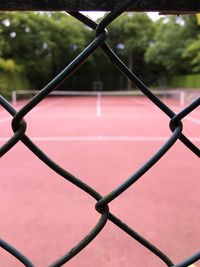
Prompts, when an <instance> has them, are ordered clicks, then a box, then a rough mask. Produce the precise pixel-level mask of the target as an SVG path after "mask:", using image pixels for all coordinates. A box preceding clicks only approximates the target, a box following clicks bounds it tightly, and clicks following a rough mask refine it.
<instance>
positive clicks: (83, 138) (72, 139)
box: [0, 136, 200, 142]
mask: <svg viewBox="0 0 200 267" xmlns="http://www.w3.org/2000/svg"><path fill="white" fill-rule="evenodd" d="M30 139H31V140H32V141H38V142H85V141H87V142H91V141H124V142H164V141H167V140H168V139H169V137H162V136H155V137H154V136H153V137H152V136H33V137H30ZM7 140H8V137H0V141H1V142H5V141H7ZM190 140H191V141H193V142H200V137H191V138H190Z"/></svg>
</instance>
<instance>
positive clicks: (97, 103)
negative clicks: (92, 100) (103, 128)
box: [96, 93, 102, 117]
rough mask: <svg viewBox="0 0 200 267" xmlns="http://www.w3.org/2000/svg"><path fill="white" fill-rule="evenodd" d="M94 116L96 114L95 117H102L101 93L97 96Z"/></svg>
mask: <svg viewBox="0 0 200 267" xmlns="http://www.w3.org/2000/svg"><path fill="white" fill-rule="evenodd" d="M96 114H97V117H101V116H102V109H101V93H99V94H97V102H96Z"/></svg>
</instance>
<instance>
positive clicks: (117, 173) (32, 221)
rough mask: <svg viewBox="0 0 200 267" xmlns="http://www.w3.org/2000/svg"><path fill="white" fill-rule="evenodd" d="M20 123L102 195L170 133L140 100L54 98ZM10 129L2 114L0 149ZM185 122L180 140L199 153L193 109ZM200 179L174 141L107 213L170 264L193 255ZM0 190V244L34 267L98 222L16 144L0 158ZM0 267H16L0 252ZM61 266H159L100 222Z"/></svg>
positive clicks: (80, 198)
mask: <svg viewBox="0 0 200 267" xmlns="http://www.w3.org/2000/svg"><path fill="white" fill-rule="evenodd" d="M167 103H168V104H169V105H171V106H172V108H173V110H174V111H176V112H177V111H178V110H179V109H180V108H179V107H178V104H177V103H175V102H171V103H170V102H169V101H168V102H167ZM19 105H22V103H19ZM26 121H27V125H28V129H27V135H28V136H29V137H31V139H32V140H33V141H34V142H35V143H36V144H37V145H38V146H40V148H41V149H42V150H43V151H45V152H46V153H47V154H48V155H49V156H50V157H51V158H52V159H53V160H55V161H56V162H57V163H58V164H60V165H61V166H62V167H64V168H65V169H66V170H68V171H69V172H71V173H73V174H74V175H76V176H77V177H79V178H80V179H82V180H83V181H85V182H86V183H88V184H89V185H91V186H92V187H94V188H95V189H96V190H97V191H98V192H100V193H101V194H102V195H106V194H108V193H109V192H110V191H112V190H113V189H114V188H116V187H117V186H118V185H119V184H121V183H122V182H123V181H124V180H125V179H126V178H128V177H129V176H130V175H131V174H132V173H133V172H134V171H136V170H137V169H138V168H139V167H140V166H141V165H142V164H144V162H145V161H147V160H148V159H149V158H150V157H151V155H152V154H154V153H155V152H156V151H157V150H158V149H159V148H160V147H161V145H162V144H163V143H164V142H165V141H166V140H167V139H168V137H169V136H170V135H171V132H170V130H169V127H168V125H169V119H168V118H167V117H166V115H164V114H163V113H162V112H160V111H159V109H158V108H156V107H154V106H153V104H151V102H150V101H143V100H142V99H140V98H139V99H136V100H134V99H132V98H112V97H107V98H95V97H84V98H79V97H76V98H69V99H65V98H56V99H55V98H52V99H48V100H44V101H43V102H42V103H41V104H40V105H38V106H37V107H36V108H35V109H34V110H32V111H31V112H30V113H29V114H28V115H27V117H26ZM10 122H11V117H10V116H9V114H8V113H7V112H6V111H4V110H1V111H0V129H1V131H0V132H1V134H0V144H1V145H2V144H3V143H4V142H5V141H6V140H7V138H8V137H9V136H11V135H12V131H11V126H10ZM183 122H184V133H185V134H186V135H187V136H188V137H190V139H191V140H193V142H194V143H195V144H196V145H198V146H200V135H199V133H200V109H196V110H195V111H194V112H192V113H191V114H190V115H189V116H188V117H187V118H186V119H184V120H183ZM199 173H200V165H199V158H198V157H197V156H195V155H193V153H192V152H191V151H190V150H189V149H188V148H186V147H185V146H184V145H183V144H182V143H180V142H179V141H177V143H176V144H175V145H174V147H173V148H172V149H171V150H170V151H169V152H168V153H167V154H166V155H165V156H164V157H163V158H162V159H161V160H160V161H159V162H158V163H157V164H156V165H155V166H154V167H153V168H152V169H151V170H150V171H149V172H148V173H146V174H145V175H144V176H143V177H142V178H141V179H140V180H139V181H138V182H137V183H136V184H134V185H133V186H132V187H131V188H129V189H128V190H127V191H126V192H125V193H123V194H122V195H121V196H120V197H119V198H117V199H116V200H114V201H113V202H112V203H111V204H110V209H111V211H112V212H113V213H114V214H116V215H117V216H119V218H120V219H122V220H123V221H124V222H125V223H126V224H128V225H130V226H131V227H132V228H133V229H134V230H136V231H138V232H139V233H140V234H142V235H143V236H144V237H145V238H146V239H147V240H149V241H151V242H152V243H153V244H155V245H156V246H157V247H158V248H160V249H161V250H162V251H163V252H165V253H166V254H167V255H168V256H169V257H170V258H171V259H172V260H173V261H174V262H175V263H178V262H180V261H182V260H183V259H185V258H187V257H188V256H190V255H191V254H194V253H195V252H197V251H198V250H199V247H200V235H199V233H200V223H199V222H200V212H199V205H200V194H199V184H200V181H199V178H200V176H199ZM0 188H1V193H0V218H1V220H0V236H1V238H2V239H4V240H6V241H7V242H8V243H10V244H12V245H13V246H14V247H16V248H17V249H18V250H20V251H21V252H22V253H23V254H24V255H26V256H27V257H28V258H29V259H30V260H31V261H32V262H33V263H34V264H35V266H37V267H44V266H48V265H49V264H50V263H52V262H54V261H55V260H57V259H58V258H59V257H60V256H62V255H63V254H64V253H66V252H67V251H68V250H70V249H71V248H72V247H73V246H74V245H75V244H76V243H77V242H79V241H80V240H81V239H82V238H83V237H84V236H85V235H86V234H87V233H88V232H89V231H90V230H91V228H92V227H93V226H94V225H95V224H96V223H97V221H98V219H99V217H100V216H99V214H98V213H97V212H96V211H95V209H94V205H95V201H94V200H93V199H92V198H91V197H90V196H88V195H87V194H86V193H84V192H83V191H81V190H80V189H79V188H77V187H75V186H74V185H72V184H70V183H69V182H67V181H66V180H64V179H63V178H61V177H59V176H58V175H57V174H55V173H54V172H53V171H51V170H50V169H49V168H48V167H46V165H44V163H42V162H41V161H40V160H39V159H37V158H36V157H35V156H34V155H33V154H32V153H31V152H30V151H29V150H28V149H27V148H26V147H25V146H24V145H23V144H21V143H18V144H17V145H16V146H15V147H14V148H13V149H12V150H11V151H9V152H8V153H7V154H6V155H5V156H4V157H3V158H2V159H1V179H0ZM0 266H1V267H13V266H14V267H18V266H22V265H21V264H20V263H18V261H16V260H15V259H13V258H12V256H10V255H8V254H7V253H6V252H3V251H2V250H1V251H0ZM66 266H71V267H86V266H87V267H94V266H95V267H108V266H109V267H111V266H113V267H122V266H123V267H132V266H136V267H138V266H140V267H152V266H153V267H162V266H166V265H165V264H164V263H162V262H161V261H160V259H158V258H157V257H156V256H154V255H153V254H152V253H150V252H149V251H148V250H146V249H145V248H144V247H142V246H141V245H140V244H138V243H137V242H136V241H135V240H133V239H132V238H131V237H129V236H128V235H127V234H125V233H124V232H122V231H121V230H120V229H118V228H117V227H116V226H115V225H113V224H112V223H110V222H108V223H107V225H106V226H105V228H104V229H103V230H102V232H101V233H100V234H99V236H98V237H97V238H96V239H95V240H94V241H93V242H92V243H91V244H90V245H89V246H88V247H87V248H85V249H84V250H83V251H82V252H81V253H80V254H78V255H77V256H76V257H75V258H73V259H72V260H71V261H69V262H68V263H67V264H66ZM196 266H200V264H199V263H196Z"/></svg>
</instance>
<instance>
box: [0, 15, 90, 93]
mask: <svg viewBox="0 0 200 267" xmlns="http://www.w3.org/2000/svg"><path fill="white" fill-rule="evenodd" d="M0 24H1V27H2V29H3V32H2V34H3V37H4V39H5V40H6V42H5V45H4V46H3V51H4V52H3V56H4V58H6V59H7V58H13V59H14V60H15V61H16V62H17V64H18V65H20V66H22V68H23V72H24V73H25V75H26V76H27V77H28V79H29V80H30V82H31V85H32V87H33V88H37V89H39V88H40V87H41V86H43V85H44V84H45V83H46V82H47V81H48V80H50V79H51V78H53V77H54V76H55V75H56V74H57V73H58V72H59V71H60V70H61V69H62V68H63V67H64V66H65V65H66V64H67V63H69V62H70V61H71V59H72V58H73V57H74V56H75V55H76V54H78V53H79V52H80V51H81V50H82V49H83V47H84V45H85V39H84V31H82V29H81V26H80V23H78V22H77V21H76V20H75V19H73V18H72V17H70V16H68V15H67V14H65V13H41V12H40V13H35V12H19V13H18V12H14V13H1V14H0Z"/></svg>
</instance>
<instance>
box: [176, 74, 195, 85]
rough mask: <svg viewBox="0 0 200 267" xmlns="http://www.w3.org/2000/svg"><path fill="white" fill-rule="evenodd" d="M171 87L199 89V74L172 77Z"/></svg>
mask: <svg viewBox="0 0 200 267" xmlns="http://www.w3.org/2000/svg"><path fill="white" fill-rule="evenodd" d="M171 86H172V87H175V88H200V74H189V75H177V76H174V77H172V79H171Z"/></svg>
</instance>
